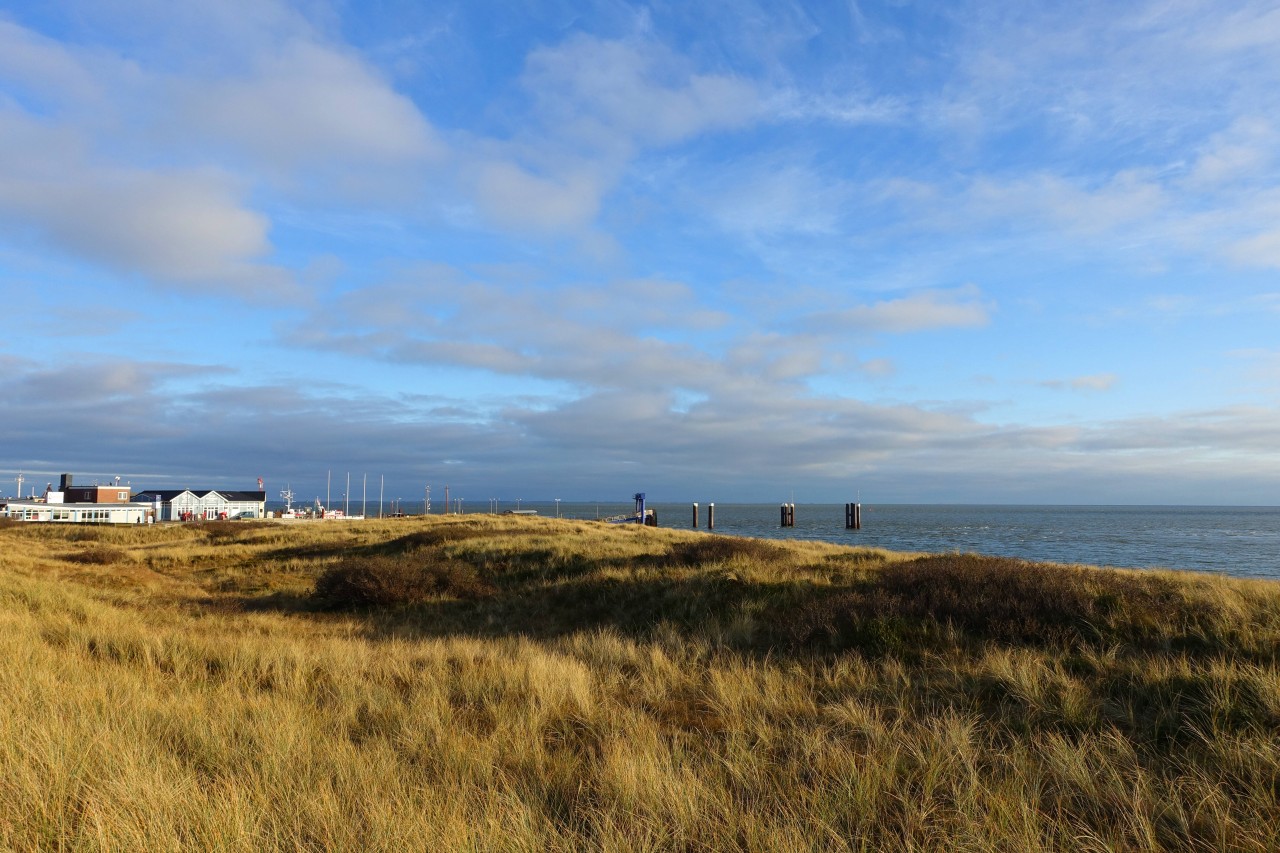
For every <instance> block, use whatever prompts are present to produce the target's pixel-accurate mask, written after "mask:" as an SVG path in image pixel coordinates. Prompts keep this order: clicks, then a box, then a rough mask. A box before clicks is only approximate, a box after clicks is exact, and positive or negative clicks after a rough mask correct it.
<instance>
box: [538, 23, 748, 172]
mask: <svg viewBox="0 0 1280 853" xmlns="http://www.w3.org/2000/svg"><path fill="white" fill-rule="evenodd" d="M523 85H524V86H525V88H526V89H528V90H529V91H530V92H531V93H532V94H533V96H534V98H535V99H536V101H537V103H538V112H539V117H540V119H541V120H542V121H543V122H544V124H545V125H546V127H547V129H548V130H549V131H551V132H552V133H554V134H556V135H559V136H563V137H569V138H574V139H577V140H578V141H579V142H581V143H586V144H588V145H592V146H598V147H600V148H602V149H604V150H609V149H612V148H614V147H615V146H617V145H619V144H622V145H628V144H631V143H639V144H647V145H668V144H671V143H674V142H679V141H681V140H683V139H687V138H689V137H692V136H695V135H698V134H700V133H704V132H707V131H709V130H718V129H725V128H732V127H739V126H742V125H744V124H746V123H747V122H748V121H750V120H752V119H753V118H754V117H756V115H757V114H758V112H759V109H760V104H759V98H758V96H757V93H756V90H755V87H754V86H753V85H751V84H750V83H747V82H746V81H743V80H739V79H737V78H735V77H731V76H728V75H722V74H699V73H697V72H694V71H693V70H692V69H690V68H689V63H688V62H687V61H686V60H684V59H683V58H682V57H680V56H678V55H676V54H674V53H671V52H670V51H668V50H666V49H665V48H663V47H661V46H660V45H658V44H656V43H651V42H644V41H609V40H604V39H599V38H594V37H591V36H586V35H576V36H573V37H571V38H569V39H567V40H566V41H565V42H563V43H562V44H560V45H557V46H555V47H551V48H543V49H541V50H536V51H534V52H533V53H531V54H530V55H529V58H528V62H527V65H526V68H525V73H524V77H523Z"/></svg>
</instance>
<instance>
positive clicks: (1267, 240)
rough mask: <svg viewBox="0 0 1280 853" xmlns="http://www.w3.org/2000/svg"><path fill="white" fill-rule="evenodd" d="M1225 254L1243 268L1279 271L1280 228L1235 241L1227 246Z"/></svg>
mask: <svg viewBox="0 0 1280 853" xmlns="http://www.w3.org/2000/svg"><path fill="white" fill-rule="evenodd" d="M1226 254H1227V257H1229V258H1231V260H1233V261H1235V262H1236V263H1238V264H1241V265H1243V266H1249V267H1263V268H1267V269H1280V228H1274V229H1271V230H1270V231H1264V232H1262V233H1261V234H1254V235H1253V236H1252V237H1246V238H1244V239H1242V240H1235V241H1233V242H1231V243H1229V244H1227V246H1226Z"/></svg>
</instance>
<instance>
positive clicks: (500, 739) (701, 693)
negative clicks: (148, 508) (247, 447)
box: [0, 516, 1280, 851]
mask: <svg viewBox="0 0 1280 853" xmlns="http://www.w3.org/2000/svg"><path fill="white" fill-rule="evenodd" d="M405 566H410V567H414V566H419V567H428V568H427V569H424V571H436V572H437V573H440V572H443V574H440V577H443V578H445V580H444V581H440V580H439V579H438V578H437V577H436V576H435V575H433V576H432V578H433V580H432V583H431V584H428V585H426V586H422V585H414V584H403V575H404V567H405ZM440 566H445V567H448V571H444V570H441V569H439V567H440ZM344 567H345V568H346V569H351V568H352V567H356V568H357V569H359V571H361V572H366V573H367V572H373V573H375V574H376V573H377V572H379V571H383V570H384V569H386V568H387V567H396V568H395V569H394V572H393V576H392V580H396V581H397V583H400V584H402V585H401V586H396V585H394V584H392V585H389V586H385V585H384V586H378V587H377V588H378V589H379V590H386V589H390V590H392V593H394V592H395V590H405V592H404V598H403V601H404V602H405V603H395V602H396V601H399V600H401V599H397V598H395V596H394V595H392V598H390V599H379V600H380V601H384V602H385V601H391V603H383V604H381V605H379V606H376V607H365V608H362V609H361V608H357V609H354V610H336V611H335V610H334V609H333V606H334V602H333V601H332V600H331V596H332V592H331V591H330V592H329V593H327V594H328V595H329V596H330V598H329V599H323V596H322V597H319V598H318V597H317V596H315V595H314V592H315V589H316V582H317V580H318V579H321V578H323V577H325V576H326V574H327V573H332V572H334V571H335V570H341V569H343V568H344ZM430 567H436V568H435V569H431V568H430ZM361 577H364V575H361ZM377 577H380V576H377ZM377 577H375V579H377ZM458 578H461V579H462V580H463V581H465V582H466V584H471V583H472V582H473V581H474V582H476V583H482V584H483V588H482V592H483V594H477V593H476V590H477V589H481V588H480V587H473V586H469V585H464V586H462V587H458V586H455V585H454V584H455V581H457V579H458ZM397 579H398V580H397ZM321 587H322V590H321V591H322V592H323V591H324V585H323V583H322V584H321ZM388 594H391V593H388ZM322 599H323V600H322ZM1278 651H1280V588H1278V587H1277V585H1275V584H1271V583H1264V582H1244V581H1232V580H1226V579H1220V578H1211V577H1207V576H1200V575H1180V574H1177V573H1159V574H1157V573H1145V574H1144V573H1134V572H1111V571H1103V570H1093V569H1087V568H1081V567H1042V566H1034V565H1031V564H1025V563H1020V562H1017V561H1009V560H992V559H987V558H980V557H973V556H956V555H952V556H948V557H933V558H917V555H893V554H887V553H884V552H875V551H866V550H854V549H848V548H842V547H838V546H834V545H827V544H821V543H810V544H798V543H797V544H790V543H788V544H772V543H755V542H751V541H747V540H733V539H724V538H721V537H711V536H706V535H703V534H698V533H692V532H680V531H671V530H661V529H659V530H653V529H644V528H638V527H606V526H601V525H597V524H593V523H590V522H574V521H557V520H552V519H533V518H519V517H517V518H511V517H505V518H504V517H493V516H467V517H464V518H439V517H436V518H429V519H396V520H385V521H368V522H364V523H347V524H328V523H323V524H305V523H300V524H245V523H230V524H221V525H174V526H162V527H158V528H110V527H93V528H86V527H78V528H77V527H70V526H52V525H34V524H30V525H10V526H4V527H0V660H3V662H4V663H3V664H2V665H0V767H3V768H4V769H3V773H0V847H2V848H5V849H19V850H34V849H39V850H44V849H77V850H79V849H110V850H118V849H170V848H180V849H221V850H262V849H290V850H292V849H361V850H365V849H371V850H402V849H431V850H437V849H439V850H503V851H505V850H529V851H534V850H539V851H540V850H566V851H567V850H584V849H585V850H611V851H612V850H622V851H643V850H886V849H890V850H894V849H901V850H910V849H937V848H943V847H945V848H948V849H955V850H992V851H995V850H1162V849H1206V850H1207V849H1214V850H1219V849H1221V850H1225V849H1232V850H1259V851H1264V850H1275V849H1280V824H1278V822H1277V821H1276V820H1275V817H1276V816H1277V815H1280V742H1278V741H1277V737H1276V732H1277V731H1278V730H1280V673H1278V671H1277V653H1278Z"/></svg>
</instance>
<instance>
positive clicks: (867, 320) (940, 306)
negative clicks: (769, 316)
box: [802, 285, 992, 334]
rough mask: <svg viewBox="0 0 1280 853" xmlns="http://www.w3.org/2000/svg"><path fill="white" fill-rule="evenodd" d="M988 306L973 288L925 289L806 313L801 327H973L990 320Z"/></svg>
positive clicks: (889, 330) (875, 329)
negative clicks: (891, 297)
mask: <svg viewBox="0 0 1280 853" xmlns="http://www.w3.org/2000/svg"><path fill="white" fill-rule="evenodd" d="M991 311H992V305H991V303H990V302H987V301H984V300H983V298H982V293H981V291H980V290H978V288H977V287H974V286H973V285H967V286H965V287H960V288H955V289H952V290H926V291H921V292H919V293H912V294H910V295H908V296H903V297H901V298H899V299H886V300H882V301H880V302H874V303H872V304H870V305H857V306H854V307H852V308H846V309H843V310H840V311H832V312H827V313H824V314H814V315H810V316H808V317H807V318H805V320H803V321H802V325H803V326H804V327H805V328H808V329H813V330H815V331H823V332H827V333H839V332H846V331H858V332H870V333H891V334H901V333H906V332H921V331H927V330H930V329H945V328H975V327H979V326H985V325H987V323H989V322H990V320H991Z"/></svg>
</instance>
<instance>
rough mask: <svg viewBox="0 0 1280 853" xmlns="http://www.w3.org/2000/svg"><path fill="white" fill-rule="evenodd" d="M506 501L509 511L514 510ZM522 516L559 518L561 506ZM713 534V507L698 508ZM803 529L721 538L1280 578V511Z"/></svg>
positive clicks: (1069, 512) (801, 514) (920, 520)
mask: <svg viewBox="0 0 1280 853" xmlns="http://www.w3.org/2000/svg"><path fill="white" fill-rule="evenodd" d="M649 507H650V508H651V509H655V510H657V513H658V523H659V525H660V526H662V527H673V528H681V529H688V528H690V527H692V522H693V512H692V505H691V504H669V503H657V504H653V503H651V504H649ZM514 508H515V507H514V504H512V505H511V506H507V504H506V502H503V503H502V504H501V505H500V506H499V509H500V510H504V509H514ZM521 508H522V509H536V510H537V511H538V513H539V514H540V515H554V514H555V513H556V511H557V507H556V505H555V504H554V503H543V502H539V501H524V502H523V503H522V505H521ZM633 509H634V505H633V504H631V503H601V504H595V503H569V502H561V504H560V505H559V508H558V511H559V513H560V514H561V515H562V516H566V517H572V518H594V517H606V516H609V515H615V514H619V513H626V512H630V511H632V510H633ZM698 513H699V525H700V529H704V530H705V529H706V524H707V507H706V505H705V504H702V505H700V506H699V507H698ZM795 521H796V524H795V527H790V528H784V527H780V526H779V523H778V522H779V512H778V505H777V504H721V503H717V504H716V527H715V532H716V533H720V534H725V535H730V536H757V537H762V538H767V539H806V540H822V541H825V542H837V543H841V544H847V545H863V546H867V547H873V548H886V549H889V550H893V551H923V552H928V553H946V552H953V551H959V552H973V553H979V554H990V555H994V556H1002V557H1021V558H1024V559H1028V560H1040V561H1047V562H1056V563H1087V564H1090V565H1096V566H1121V567H1128V568H1155V567H1160V568H1170V569H1190V570H1194V571H1202V572H1216V573H1219V574H1227V575H1234V576H1237V577H1257V578H1280V507H1212V506H1211V507H1196V506H1007V505H986V506H983V505H939V504H926V505H912V504H871V503H864V504H863V505H862V529H861V530H845V528H844V505H843V504H801V503H797V504H796V516H795Z"/></svg>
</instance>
